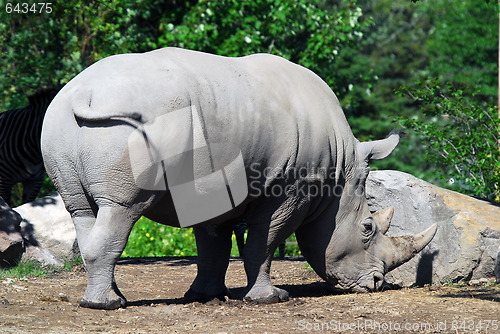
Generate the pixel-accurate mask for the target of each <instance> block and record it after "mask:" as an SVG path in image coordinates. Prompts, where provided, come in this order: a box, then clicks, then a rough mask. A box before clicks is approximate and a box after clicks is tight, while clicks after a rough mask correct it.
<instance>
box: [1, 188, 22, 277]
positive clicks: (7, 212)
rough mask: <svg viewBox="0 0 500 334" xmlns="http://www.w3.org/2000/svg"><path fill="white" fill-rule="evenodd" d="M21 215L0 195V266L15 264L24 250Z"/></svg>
mask: <svg viewBox="0 0 500 334" xmlns="http://www.w3.org/2000/svg"><path fill="white" fill-rule="evenodd" d="M20 223H21V216H19V215H18V214H17V213H16V212H15V211H13V210H12V209H11V208H10V207H9V205H7V203H5V201H4V200H3V199H2V198H1V197H0V267H11V266H15V265H16V264H17V263H18V262H19V261H20V260H21V256H22V254H23V252H24V240H23V237H22V235H21V232H20V227H19V224H20Z"/></svg>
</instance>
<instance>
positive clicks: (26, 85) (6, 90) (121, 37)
mask: <svg viewBox="0 0 500 334" xmlns="http://www.w3.org/2000/svg"><path fill="white" fill-rule="evenodd" d="M7 2H8V1H5V0H0V8H1V11H0V36H1V37H0V53H1V54H2V57H1V58H0V65H1V67H2V69H3V70H2V72H1V73H0V91H1V92H2V94H1V97H0V104H1V105H3V107H4V110H8V109H12V108H16V107H21V106H24V105H26V104H27V99H26V97H25V96H26V95H30V94H33V93H34V92H36V91H38V90H40V89H42V88H48V87H60V86H62V85H64V84H65V83H67V82H68V81H69V80H70V79H72V78H73V77H74V76H75V75H76V74H78V73H79V72H81V71H82V70H83V69H85V68H86V67H87V66H89V65H90V64H92V63H93V62H95V61H97V60H99V59H101V58H103V57H106V56H110V55H113V54H117V53H124V52H130V51H134V50H137V49H138V47H139V46H141V45H143V43H144V41H143V40H144V37H143V35H142V34H141V33H140V32H139V30H140V28H139V27H138V24H137V20H138V17H139V16H140V13H139V12H138V11H134V10H131V9H128V8H125V6H126V5H127V4H128V3H129V2H128V1H125V0H111V1H108V2H106V4H104V3H103V2H101V1H88V2H82V1H78V0H69V1H61V2H57V3H52V8H53V11H52V12H51V13H45V12H42V13H30V14H29V15H28V14H23V13H16V12H12V13H10V14H8V13H6V11H5V10H4V9H5V4H6V3H7ZM26 2H27V3H30V4H32V3H34V1H33V0H29V1H26ZM139 3H142V2H139Z"/></svg>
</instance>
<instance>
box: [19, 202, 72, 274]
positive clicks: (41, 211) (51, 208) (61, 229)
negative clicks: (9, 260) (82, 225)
mask: <svg viewBox="0 0 500 334" xmlns="http://www.w3.org/2000/svg"><path fill="white" fill-rule="evenodd" d="M14 210H15V211H16V212H17V213H19V214H20V215H21V216H22V222H21V233H22V235H23V236H24V238H25V239H26V241H27V243H26V244H27V254H26V257H29V258H35V259H38V260H39V261H40V262H42V263H44V264H52V265H62V263H63V262H62V261H64V260H65V259H67V260H69V259H73V258H74V257H75V256H76V255H78V254H79V252H78V247H77V243H76V232H75V228H74V226H73V222H72V220H71V216H70V215H69V213H68V212H67V211H66V208H65V207H64V204H63V202H62V199H61V197H60V196H59V195H58V194H53V195H51V196H47V197H43V198H40V199H38V200H36V201H34V202H31V203H27V204H24V205H21V206H19V207H17V208H15V209H14Z"/></svg>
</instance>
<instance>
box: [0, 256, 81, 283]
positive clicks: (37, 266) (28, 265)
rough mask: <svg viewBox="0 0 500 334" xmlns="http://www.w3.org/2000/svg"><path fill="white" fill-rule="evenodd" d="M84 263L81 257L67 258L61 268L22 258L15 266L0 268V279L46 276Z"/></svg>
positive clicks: (69, 269)
mask: <svg viewBox="0 0 500 334" xmlns="http://www.w3.org/2000/svg"><path fill="white" fill-rule="evenodd" d="M82 263H83V261H82V258H81V257H77V258H76V259H74V260H67V261H65V262H64V266H63V267H61V268H58V267H53V266H46V265H43V264H41V263H40V262H38V261H36V260H22V261H21V262H19V264H18V265H17V266H15V267H11V268H0V279H5V278H24V277H46V276H48V275H51V274H54V273H56V272H60V271H71V270H72V269H73V268H74V267H76V266H79V265H81V264H82Z"/></svg>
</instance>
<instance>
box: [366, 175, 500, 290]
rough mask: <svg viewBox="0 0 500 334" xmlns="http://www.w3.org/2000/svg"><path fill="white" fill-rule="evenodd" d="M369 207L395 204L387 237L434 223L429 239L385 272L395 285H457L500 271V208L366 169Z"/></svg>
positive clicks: (415, 230) (407, 179)
mask: <svg viewBox="0 0 500 334" xmlns="http://www.w3.org/2000/svg"><path fill="white" fill-rule="evenodd" d="M366 194H367V197H368V203H369V205H370V209H371V210H378V209H381V208H384V207H388V206H392V207H394V209H395V210H394V217H393V219H392V224H391V228H390V229H389V231H388V235H403V234H413V233H418V231H421V230H422V229H425V228H426V227H428V226H431V225H432V224H434V223H437V224H438V226H439V228H438V231H437V233H436V236H435V237H434V239H433V240H432V241H431V243H430V244H429V245H428V246H427V247H426V248H425V249H424V250H423V251H422V252H421V253H420V254H418V255H417V256H416V257H414V258H413V259H412V260H410V261H409V262H407V263H405V264H403V265H402V266H400V267H398V268H396V269H395V270H393V271H392V272H391V273H389V274H388V275H387V276H386V278H387V280H388V281H391V280H392V282H393V283H396V284H399V285H404V286H408V285H424V284H434V283H455V282H466V281H470V280H478V279H482V278H487V279H491V278H492V277H494V276H495V275H497V279H499V277H498V275H500V272H499V271H500V269H499V268H498V266H499V264H498V263H499V261H500V259H499V256H500V254H499V250H500V206H499V205H496V204H493V203H490V202H487V201H482V200H478V199H475V198H472V197H469V196H466V195H463V194H459V193H457V192H454V191H450V190H446V189H443V188H440V187H437V186H434V185H432V184H430V183H427V182H425V181H422V180H420V179H418V178H416V177H414V176H412V175H409V174H406V173H402V172H397V171H373V172H370V175H369V177H368V180H367V183H366Z"/></svg>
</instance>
